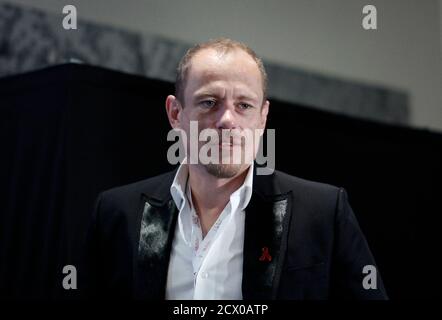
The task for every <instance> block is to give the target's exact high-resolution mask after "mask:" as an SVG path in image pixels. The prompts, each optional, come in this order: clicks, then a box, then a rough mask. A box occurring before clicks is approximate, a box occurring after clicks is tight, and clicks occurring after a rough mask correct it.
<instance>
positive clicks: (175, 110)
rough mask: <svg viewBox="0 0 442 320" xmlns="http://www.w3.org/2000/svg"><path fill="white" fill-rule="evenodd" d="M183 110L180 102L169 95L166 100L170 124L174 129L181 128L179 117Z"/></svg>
mask: <svg viewBox="0 0 442 320" xmlns="http://www.w3.org/2000/svg"><path fill="white" fill-rule="evenodd" d="M181 110H182V106H181V103H180V102H179V100H178V99H177V98H176V97H175V96H173V95H168V96H167V98H166V112H167V117H168V118H169V123H170V125H171V126H172V128H174V129H175V128H179V127H180V118H179V115H180V112H181Z"/></svg>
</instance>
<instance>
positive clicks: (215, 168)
mask: <svg viewBox="0 0 442 320" xmlns="http://www.w3.org/2000/svg"><path fill="white" fill-rule="evenodd" d="M204 167H205V168H206V171H207V172H208V173H209V174H211V175H212V176H215V177H217V178H232V177H234V176H236V175H238V174H239V173H240V172H241V169H242V168H243V166H242V165H241V164H213V163H209V164H207V165H205V166H204Z"/></svg>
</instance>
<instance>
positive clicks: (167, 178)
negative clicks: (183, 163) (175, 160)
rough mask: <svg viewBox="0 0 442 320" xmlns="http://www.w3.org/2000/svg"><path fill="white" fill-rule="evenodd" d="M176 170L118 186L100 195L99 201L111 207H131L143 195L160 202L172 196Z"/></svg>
mask: <svg viewBox="0 0 442 320" xmlns="http://www.w3.org/2000/svg"><path fill="white" fill-rule="evenodd" d="M175 172H176V171H175V170H173V171H169V172H166V173H163V174H160V175H157V176H154V177H150V178H147V179H144V180H140V181H137V182H134V183H130V184H126V185H122V186H117V187H114V188H111V189H108V190H105V191H103V192H101V193H100V195H99V199H100V200H101V201H105V202H107V203H108V204H110V205H119V206H121V205H129V204H130V203H134V202H137V200H138V199H139V198H140V196H141V195H142V194H144V195H145V196H147V197H152V198H156V199H159V200H162V199H165V198H167V197H168V196H169V194H170V186H171V184H172V181H173V178H174V176H175Z"/></svg>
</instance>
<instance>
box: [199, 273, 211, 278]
mask: <svg viewBox="0 0 442 320" xmlns="http://www.w3.org/2000/svg"><path fill="white" fill-rule="evenodd" d="M208 277H209V274H208V273H207V272H203V273H202V274H201V278H203V279H207V278H208Z"/></svg>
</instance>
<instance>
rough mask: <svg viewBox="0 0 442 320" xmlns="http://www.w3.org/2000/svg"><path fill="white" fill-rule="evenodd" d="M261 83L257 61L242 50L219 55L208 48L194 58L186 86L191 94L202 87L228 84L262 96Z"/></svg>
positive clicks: (219, 53) (233, 50)
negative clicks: (259, 93)
mask: <svg viewBox="0 0 442 320" xmlns="http://www.w3.org/2000/svg"><path fill="white" fill-rule="evenodd" d="M262 81H263V80H262V75H261V72H260V70H259V68H258V65H257V63H256V61H255V60H254V59H253V58H252V57H251V56H250V55H249V54H248V53H247V52H245V51H243V50H241V49H232V50H230V51H228V52H218V51H216V50H215V49H211V48H209V49H203V50H201V51H199V52H197V53H196V54H195V55H194V56H193V58H192V60H191V62H190V66H189V69H188V73H187V86H186V87H187V89H189V90H191V91H194V90H196V89H198V88H201V87H203V86H210V87H216V85H217V84H220V83H226V82H228V83H232V84H235V85H236V86H237V87H243V88H244V89H248V90H252V91H259V92H261V94H262V88H263V87H262ZM186 91H187V90H186ZM256 93H257V94H258V92H256Z"/></svg>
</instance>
